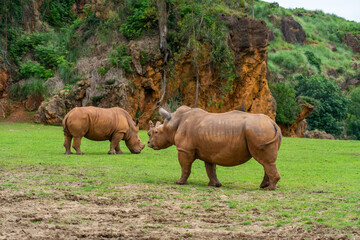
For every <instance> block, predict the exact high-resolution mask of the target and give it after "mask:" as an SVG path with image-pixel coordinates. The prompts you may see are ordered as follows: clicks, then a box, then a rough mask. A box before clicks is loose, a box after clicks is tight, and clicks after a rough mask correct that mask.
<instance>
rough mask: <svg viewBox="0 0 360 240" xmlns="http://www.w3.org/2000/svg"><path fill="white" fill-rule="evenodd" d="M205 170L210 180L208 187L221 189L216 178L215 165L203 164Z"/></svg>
mask: <svg viewBox="0 0 360 240" xmlns="http://www.w3.org/2000/svg"><path fill="white" fill-rule="evenodd" d="M205 168H206V173H207V175H208V177H209V180H210V181H209V184H208V186H214V187H221V186H222V184H221V183H220V181H219V179H218V178H217V176H216V164H214V163H208V162H205Z"/></svg>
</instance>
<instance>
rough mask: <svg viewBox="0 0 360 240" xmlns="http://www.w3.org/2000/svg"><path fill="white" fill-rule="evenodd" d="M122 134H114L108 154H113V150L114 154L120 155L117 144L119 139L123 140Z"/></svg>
mask: <svg viewBox="0 0 360 240" xmlns="http://www.w3.org/2000/svg"><path fill="white" fill-rule="evenodd" d="M123 137H124V133H115V134H114V135H113V136H112V138H111V143H110V150H109V152H108V154H115V152H114V150H115V151H116V154H121V153H122V151H121V150H120V145H119V142H120V141H121V139H123Z"/></svg>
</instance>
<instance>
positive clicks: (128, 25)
mask: <svg viewBox="0 0 360 240" xmlns="http://www.w3.org/2000/svg"><path fill="white" fill-rule="evenodd" d="M129 11H130V15H129V16H128V17H127V19H126V22H125V23H124V24H123V25H121V27H120V31H121V32H122V33H123V35H124V36H125V37H126V38H128V39H134V38H136V37H139V36H140V35H141V34H142V32H143V30H145V29H150V28H152V27H154V26H155V23H156V21H157V19H156V18H157V16H156V8H155V6H152V5H151V1H149V0H138V1H132V2H131V5H130V6H129Z"/></svg>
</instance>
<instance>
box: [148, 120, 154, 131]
mask: <svg viewBox="0 0 360 240" xmlns="http://www.w3.org/2000/svg"><path fill="white" fill-rule="evenodd" d="M153 127H154V123H153V122H152V121H151V120H150V121H149V129H152V128H153Z"/></svg>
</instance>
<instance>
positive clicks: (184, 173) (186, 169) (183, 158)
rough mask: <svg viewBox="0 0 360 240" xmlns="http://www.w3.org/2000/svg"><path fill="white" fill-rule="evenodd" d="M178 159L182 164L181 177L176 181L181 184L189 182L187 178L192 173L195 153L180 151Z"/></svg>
mask: <svg viewBox="0 0 360 240" xmlns="http://www.w3.org/2000/svg"><path fill="white" fill-rule="evenodd" d="M178 160H179V163H180V166H181V177H180V178H179V180H177V181H175V183H176V184H180V185H185V184H189V183H188V181H187V179H188V178H189V176H190V173H191V165H192V163H193V162H194V160H195V157H194V154H191V153H188V152H184V151H178Z"/></svg>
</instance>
